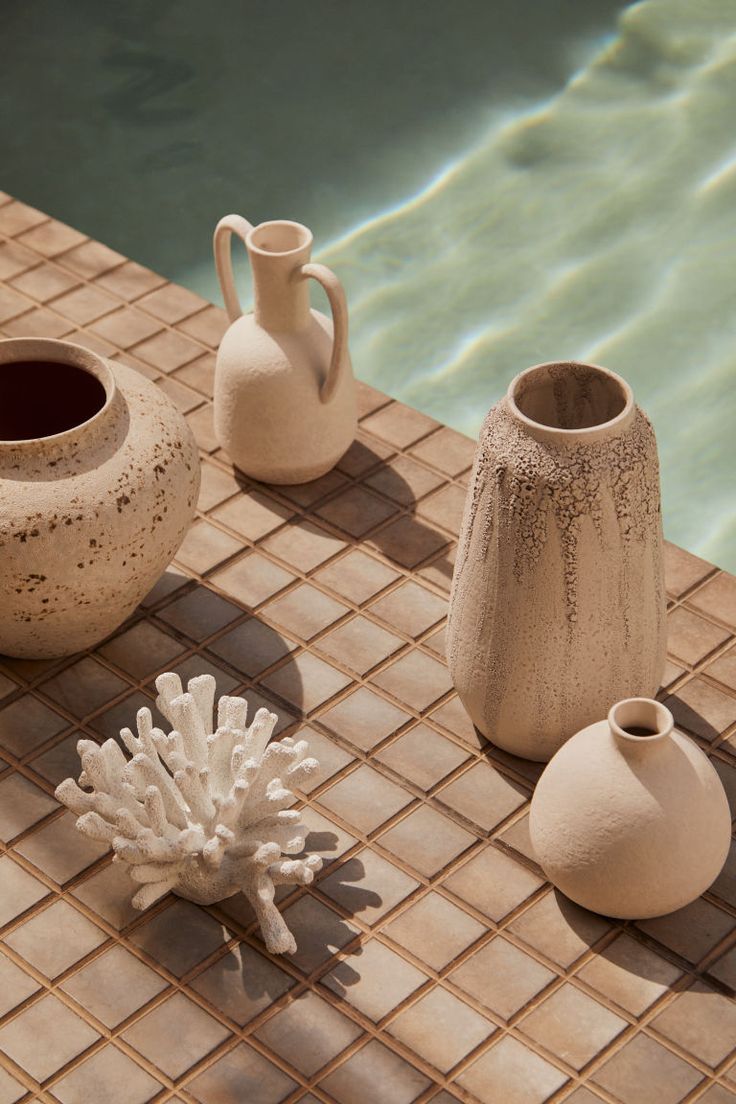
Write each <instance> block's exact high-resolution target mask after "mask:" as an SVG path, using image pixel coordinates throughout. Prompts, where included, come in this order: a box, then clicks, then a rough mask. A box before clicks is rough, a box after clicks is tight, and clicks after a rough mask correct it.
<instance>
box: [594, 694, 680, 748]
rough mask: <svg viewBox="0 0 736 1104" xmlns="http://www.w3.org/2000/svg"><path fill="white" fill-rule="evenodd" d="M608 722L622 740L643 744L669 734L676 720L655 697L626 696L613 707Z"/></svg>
mask: <svg viewBox="0 0 736 1104" xmlns="http://www.w3.org/2000/svg"><path fill="white" fill-rule="evenodd" d="M608 723H609V725H610V727H611V731H612V732H613V734H614V735H615V736H617V737H618V738H619V739H620V740H626V741H633V742H634V743H638V744H642V743H650V742H651V741H653V740H662V739H664V737H665V736H669V734H670V732H671V731H672V729H673V727H674V723H675V722H674V718H673V716H672V714H671V713H670V711H669V709H668V708H667V707H666V706H665V705H662V703H661V702H658V701H654V699H653V698H626V699H625V700H624V701H620V702H617V703H616V705H614V706H613V707H612V708H611V710H610V712H609V714H608Z"/></svg>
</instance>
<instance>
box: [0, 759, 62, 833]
mask: <svg viewBox="0 0 736 1104" xmlns="http://www.w3.org/2000/svg"><path fill="white" fill-rule="evenodd" d="M58 808H59V803H58V801H56V800H55V799H54V798H53V797H51V795H50V794H47V793H46V792H45V790H42V789H40V787H39V786H36V785H34V783H33V782H31V781H30V780H29V779H28V778H25V777H24V776H23V775H22V774H11V775H8V777H7V778H4V779H3V780H2V781H1V782H0V839H2V840H5V841H8V840H11V839H13V837H14V836H17V835H20V833H21V832H25V830H26V829H27V828H30V827H31V825H32V824H36V823H37V822H38V821H39V820H42V819H43V817H45V816H48V814H49V813H53V812H54V810H55V809H58Z"/></svg>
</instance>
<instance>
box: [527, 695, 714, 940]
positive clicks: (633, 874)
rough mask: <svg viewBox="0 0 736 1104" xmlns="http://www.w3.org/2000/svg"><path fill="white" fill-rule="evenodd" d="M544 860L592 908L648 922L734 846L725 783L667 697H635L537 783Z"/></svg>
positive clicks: (683, 900) (572, 745)
mask: <svg viewBox="0 0 736 1104" xmlns="http://www.w3.org/2000/svg"><path fill="white" fill-rule="evenodd" d="M529 831H530V835H531V840H532V845H533V847H534V853H535V855H536V858H537V860H538V862H539V864H540V866H541V867H542V869H543V870H544V872H545V874H546V875H547V877H548V878H549V879H550V881H551V882H552V883H553V884H554V885H556V886H557V887H558V888H559V889H561V890H562V891H563V893H566V894H567V896H568V897H571V898H572V900H573V901H576V902H577V903H578V904H579V905H583V906H584V907H585V908H589V909H592V910H593V911H594V912H601V913H604V914H605V915H606V916H619V917H623V918H627V917H628V918H631V919H635V920H637V919H638V920H642V919H645V918H648V917H651V916H662V915H664V914H666V913H668V912H674V911H675V910H676V909H680V908H684V906H685V905H689V904H690V903H691V902H692V901H694V900H695V898H696V897H699V896H700V894H701V893H703V892H704V891H705V890H706V889H708V888H709V887H710V885H711V884H712V882H714V881H715V879H716V878H717V877H718V875H719V874H720V872H721V869H722V868H723V864H724V863H725V861H726V858H727V856H728V849H729V846H730V844H731V814H730V812H729V808H728V799H727V797H726V794H725V791H724V789H723V784H722V782H721V780H720V778H719V777H718V775H717V774H716V771H715V769H714V768H713V766H712V765H711V764H710V763H709V761H708V759H707V757H706V756H705V755H704V754H703V752H702V751H701V750H700V748H699V747H698V746H697V745H696V744H695V743H693V741H692V740H691V739H689V738H688V737H687V736H685V735H684V734H683V733H681V732H677V731H676V729H674V728H673V720H672V714H671V713H670V711H669V710H668V709H667V708H666V706H664V705H662V703H661V702H656V701H652V700H650V699H647V698H630V699H628V700H627V701H623V702H619V703H618V704H617V705H615V706H613V708H612V709H611V711H610V714H609V717H608V719H607V720H604V721H599V722H598V724H594V725H590V726H589V727H587V728H584V729H583V730H582V732H578V733H577V734H576V735H575V736H573V737H572V738H571V739H570V740H568V741H567V743H566V744H564V746H563V747H561V748H560V750H559V751H558V752H557V754H556V755H555V756H554V757H553V758H552V761H551V762H550V763H549V764H548V765H547V767H546V769H545V771H544V773H543V774H542V777H541V778H540V780H539V782H538V783H537V787H536V789H535V791H534V797H533V798H532V805H531V812H530V815H529Z"/></svg>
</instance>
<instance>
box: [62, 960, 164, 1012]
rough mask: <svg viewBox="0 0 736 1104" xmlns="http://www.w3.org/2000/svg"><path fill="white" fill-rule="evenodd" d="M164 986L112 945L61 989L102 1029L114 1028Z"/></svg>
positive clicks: (65, 982)
mask: <svg viewBox="0 0 736 1104" xmlns="http://www.w3.org/2000/svg"><path fill="white" fill-rule="evenodd" d="M166 985H167V983H166V982H165V981H164V980H163V978H161V977H159V975H158V974H156V973H155V972H154V971H153V970H152V969H151V968H150V967H149V966H146V964H145V963H144V962H141V961H140V960H139V959H137V958H135V957H134V956H133V955H132V954H130V952H129V951H126V950H125V948H124V947H120V946H113V947H111V948H110V950H109V951H105V953H104V954H101V955H99V956H98V957H97V958H94V959H93V960H92V961H91V962H89V963H88V964H87V965H86V966H83V967H82V969H81V970H78V971H77V972H76V973H75V974H72V976H71V977H69V978H67V979H66V981H64V982H62V985H61V988H62V989H63V990H64V992H65V993H68V994H69V996H70V997H73V998H74V1000H76V1001H77V1002H78V1003H79V1004H81V1005H83V1007H84V1008H86V1009H87V1010H88V1011H89V1012H91V1013H92V1015H93V1016H94V1017H95V1018H96V1019H98V1020H100V1021H101V1022H102V1023H103V1024H104V1025H105V1027H108V1028H110V1029H112V1028H115V1027H117V1025H118V1024H119V1023H122V1021H123V1020H127V1018H128V1016H131V1015H132V1014H133V1013H134V1012H137V1011H138V1009H139V1008H141V1007H142V1006H143V1005H144V1004H147V1003H148V1001H150V1000H153V998H154V997H156V996H158V994H159V993H161V992H162V991H163V990H164V989H165V988H166Z"/></svg>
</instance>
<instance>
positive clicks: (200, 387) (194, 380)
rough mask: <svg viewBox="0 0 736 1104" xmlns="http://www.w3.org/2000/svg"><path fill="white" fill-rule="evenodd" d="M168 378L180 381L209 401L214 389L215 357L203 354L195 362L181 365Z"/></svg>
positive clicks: (210, 354) (191, 361)
mask: <svg viewBox="0 0 736 1104" xmlns="http://www.w3.org/2000/svg"><path fill="white" fill-rule="evenodd" d="M169 378H170V379H176V380H180V381H181V382H182V383H186V384H187V386H189V387H191V388H193V389H194V390H195V391H199V392H200V394H202V395H206V396H207V398H208V399H211V398H212V396H213V394H214V389H215V357H214V355H213V354H212V353H203V354H202V356H199V357H197V358H196V360H190V361H189V362H188V363H187V364H182V366H181V368H177V369H176V372H175V373H174V374H173V375H172V376H170V377H169Z"/></svg>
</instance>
